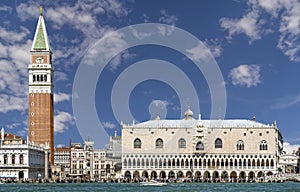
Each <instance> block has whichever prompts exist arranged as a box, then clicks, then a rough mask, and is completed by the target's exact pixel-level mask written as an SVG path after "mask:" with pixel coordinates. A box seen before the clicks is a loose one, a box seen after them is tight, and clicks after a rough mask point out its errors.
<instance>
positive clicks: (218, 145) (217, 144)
mask: <svg viewBox="0 0 300 192" xmlns="http://www.w3.org/2000/svg"><path fill="white" fill-rule="evenodd" d="M215 148H216V149H217V148H223V141H222V139H220V138H217V139H216V140H215Z"/></svg>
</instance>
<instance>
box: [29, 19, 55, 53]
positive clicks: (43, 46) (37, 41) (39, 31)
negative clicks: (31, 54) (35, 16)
mask: <svg viewBox="0 0 300 192" xmlns="http://www.w3.org/2000/svg"><path fill="white" fill-rule="evenodd" d="M31 51H51V50H50V44H49V40H48V35H47V30H46V25H45V22H44V17H43V14H42V13H41V14H40V17H39V20H38V24H37V27H36V31H35V35H34V40H33V44H32V48H31Z"/></svg>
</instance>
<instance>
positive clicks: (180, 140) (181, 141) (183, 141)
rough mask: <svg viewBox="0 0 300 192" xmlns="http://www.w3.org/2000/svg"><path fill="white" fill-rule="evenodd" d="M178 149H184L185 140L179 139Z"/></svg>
mask: <svg viewBox="0 0 300 192" xmlns="http://www.w3.org/2000/svg"><path fill="white" fill-rule="evenodd" d="M178 148H186V142H185V139H183V138H181V139H179V140H178Z"/></svg>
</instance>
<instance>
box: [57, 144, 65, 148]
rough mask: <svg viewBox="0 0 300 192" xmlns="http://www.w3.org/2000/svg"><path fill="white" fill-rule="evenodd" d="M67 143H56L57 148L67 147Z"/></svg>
mask: <svg viewBox="0 0 300 192" xmlns="http://www.w3.org/2000/svg"><path fill="white" fill-rule="evenodd" d="M65 146H66V145H64V144H57V145H56V148H62V147H65Z"/></svg>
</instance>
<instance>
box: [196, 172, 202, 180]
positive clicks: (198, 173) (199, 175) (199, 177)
mask: <svg viewBox="0 0 300 192" xmlns="http://www.w3.org/2000/svg"><path fill="white" fill-rule="evenodd" d="M195 178H196V179H201V172H200V171H196V173H195Z"/></svg>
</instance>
